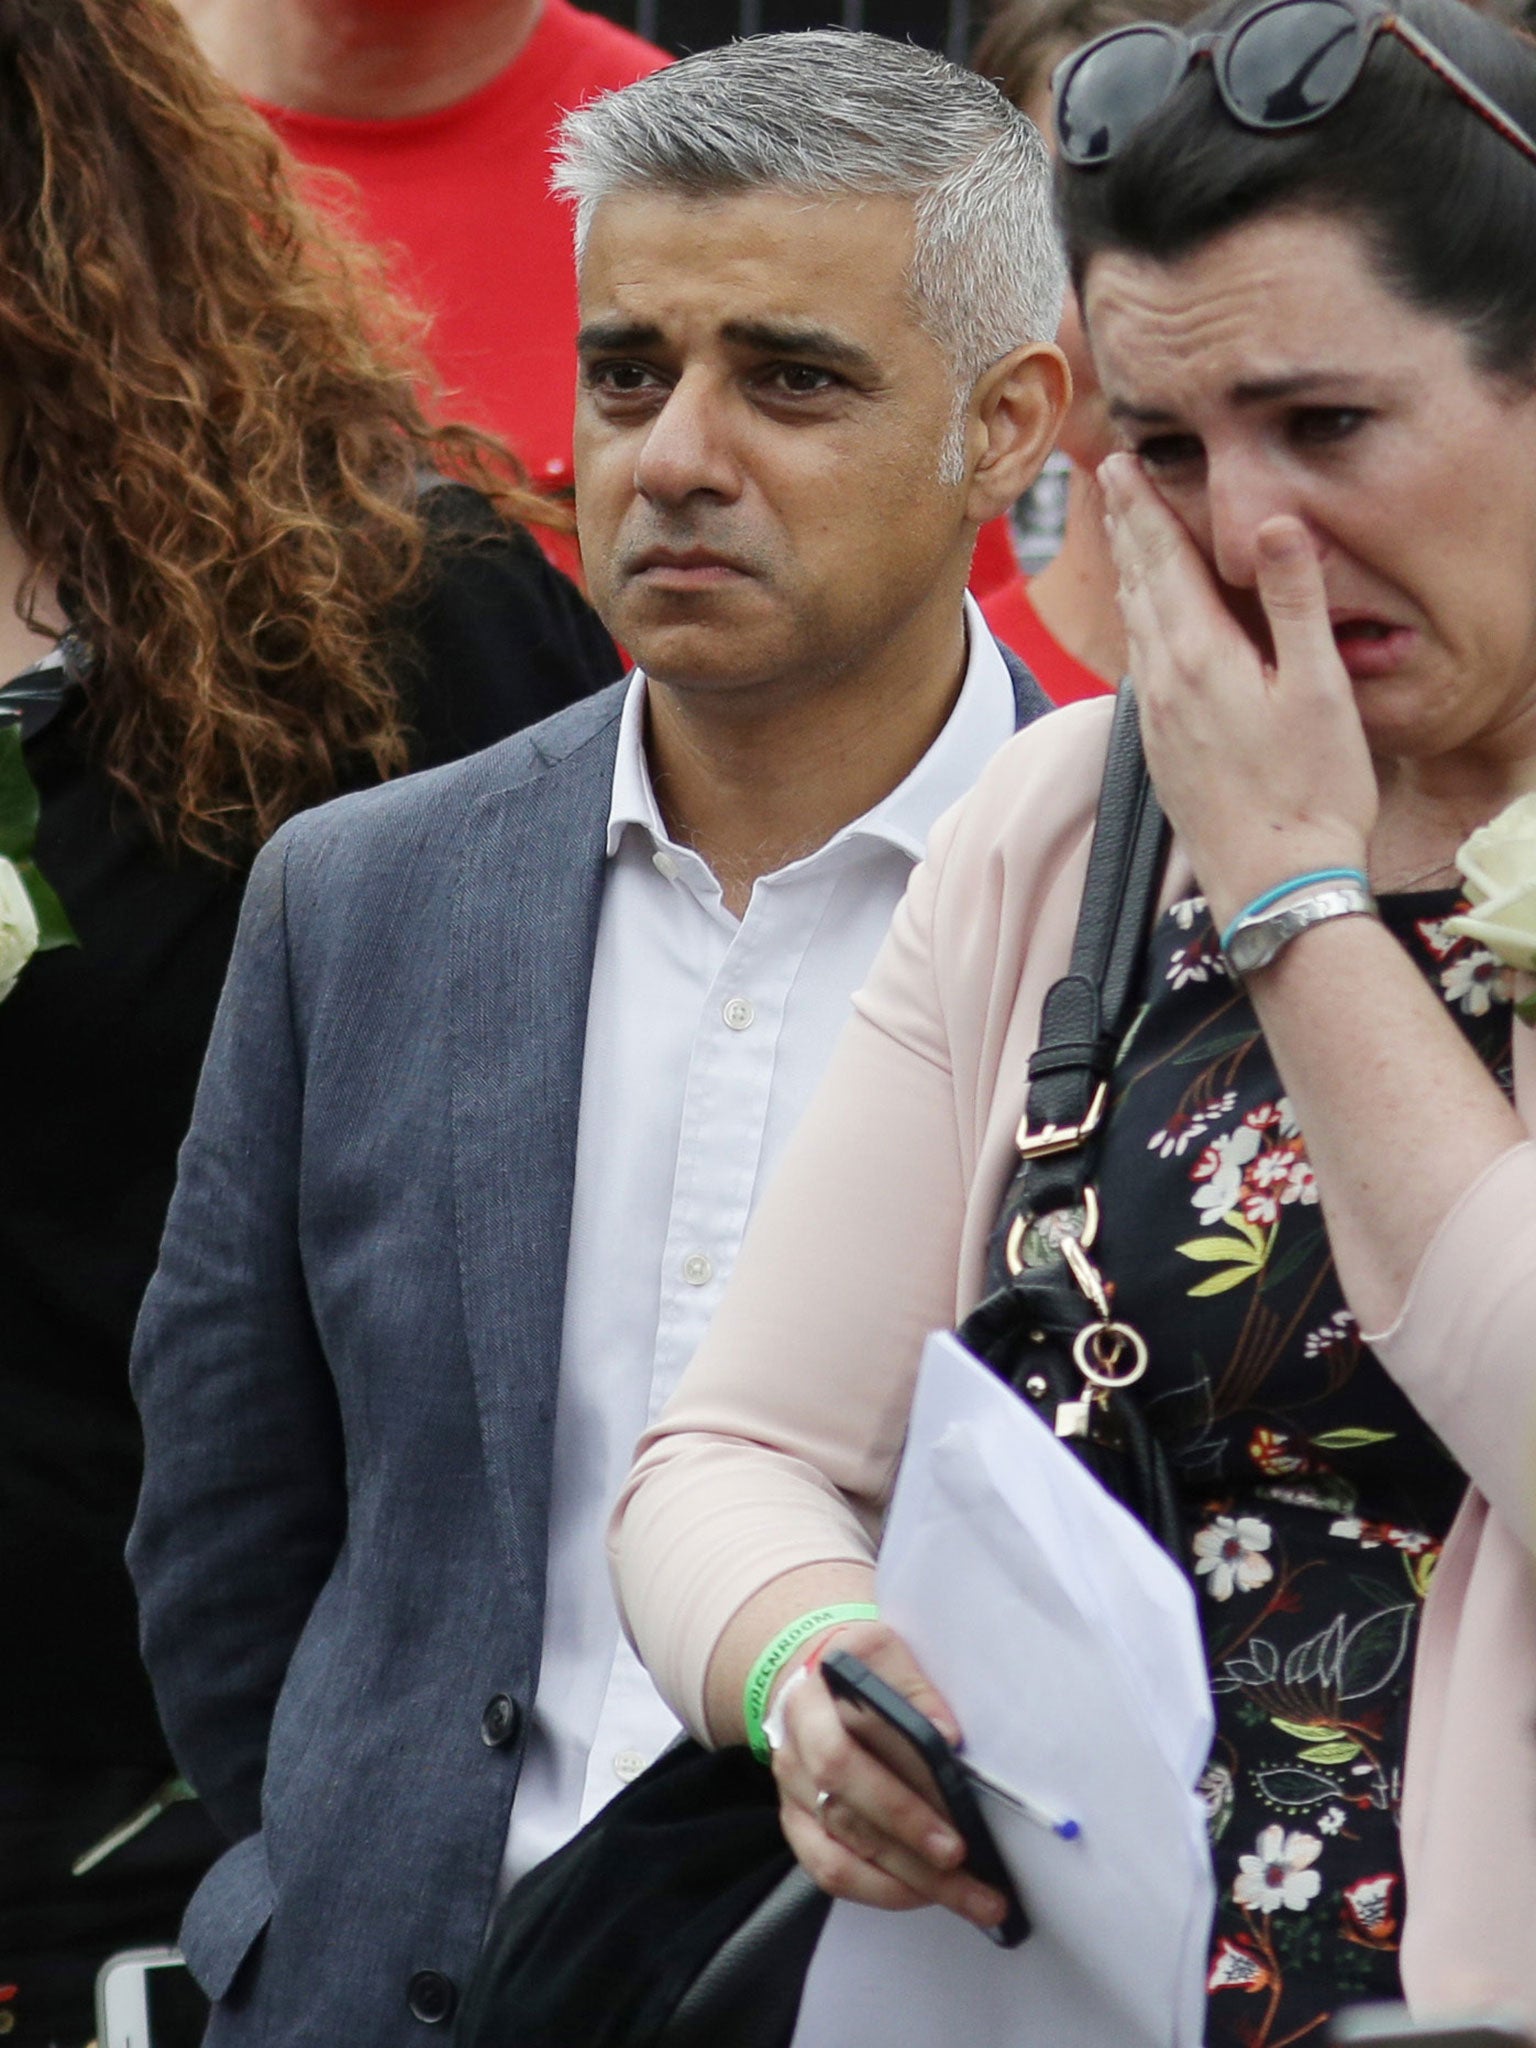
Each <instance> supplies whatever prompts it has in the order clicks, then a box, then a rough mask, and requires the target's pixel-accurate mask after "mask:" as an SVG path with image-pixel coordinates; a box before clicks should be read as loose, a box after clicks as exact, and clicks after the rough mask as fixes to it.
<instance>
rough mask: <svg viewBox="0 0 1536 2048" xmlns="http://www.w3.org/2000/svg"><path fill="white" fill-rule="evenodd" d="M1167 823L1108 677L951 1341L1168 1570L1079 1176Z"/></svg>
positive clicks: (1164, 1528)
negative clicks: (1086, 799)
mask: <svg viewBox="0 0 1536 2048" xmlns="http://www.w3.org/2000/svg"><path fill="white" fill-rule="evenodd" d="M1167 852H1168V826H1167V823H1166V821H1165V819H1164V818H1163V815H1162V812H1161V810H1160V809H1159V807H1158V802H1157V798H1156V796H1155V794H1154V793H1153V789H1152V783H1151V779H1150V777H1149V776H1148V774H1147V766H1146V759H1145V757H1144V755H1143V753H1142V747H1141V728H1140V724H1139V721H1138V718H1137V712H1136V699H1135V697H1134V695H1133V694H1132V691H1131V686H1130V684H1129V683H1124V684H1122V685H1121V688H1120V695H1119V699H1118V701H1117V703H1116V705H1115V717H1114V724H1113V727H1112V728H1111V732H1110V742H1109V753H1108V757H1107V759H1106V761H1105V767H1104V783H1103V788H1102V790H1101V792H1100V796H1099V810H1098V818H1097V821H1096V823H1095V826H1094V834H1093V845H1092V848H1091V849H1090V852H1089V855H1088V874H1087V878H1086V880H1085V882H1084V885H1083V898H1082V905H1081V908H1080V910H1079V912H1078V921H1077V932H1076V936H1075V938H1074V940H1073V944H1072V961H1071V965H1070V967H1069V969H1068V971H1067V973H1066V974H1064V975H1063V976H1062V978H1061V979H1060V980H1059V981H1058V982H1056V983H1054V984H1053V985H1052V987H1051V989H1050V991H1049V993H1048V994H1047V996H1046V999H1045V1005H1044V1008H1043V1010H1042V1012H1041V1017H1040V1036H1039V1041H1038V1043H1037V1045H1036V1048H1035V1051H1034V1054H1033V1056H1032V1057H1031V1059H1030V1062H1029V1092H1028V1095H1027V1097H1026V1100H1025V1106H1024V1114H1023V1116H1022V1117H1021V1119H1020V1121H1019V1129H1018V1150H1019V1164H1018V1167H1017V1169H1016V1171H1015V1173H1014V1176H1013V1179H1012V1182H1011V1183H1010V1185H1009V1188H1008V1192H1007V1194H1006V1195H1005V1197H1004V1199H1003V1205H1002V1209H1001V1211H1000V1213H999V1216H998V1221H997V1224H996V1226H995V1228H994V1230H993V1233H992V1239H991V1243H990V1246H989V1250H988V1260H987V1285H988V1292H987V1294H986V1296H985V1298H984V1299H983V1300H982V1301H981V1302H980V1303H979V1305H978V1306H977V1307H976V1308H975V1309H974V1310H972V1312H971V1314H970V1315H969V1316H968V1317H967V1318H966V1320H965V1322H964V1323H963V1324H962V1325H961V1327H960V1330H959V1333H958V1334H959V1337H960V1341H961V1342H962V1343H963V1344H964V1345H965V1346H966V1348H967V1349H968V1350H970V1351H971V1352H973V1353H974V1354H975V1356H976V1357H978V1358H980V1359H981V1360H982V1361H983V1362H984V1363H985V1364H986V1365H989V1366H990V1367H991V1368H992V1370H993V1371H994V1372H995V1373H997V1374H998V1376H999V1377H1000V1378H1002V1379H1003V1380H1006V1381H1007V1383H1008V1385H1009V1386H1011V1387H1012V1388H1013V1389H1014V1391H1015V1392H1016V1393H1017V1394H1018V1395H1019V1397H1020V1399H1021V1400H1023V1401H1024V1402H1025V1403H1026V1404H1027V1405H1028V1406H1029V1407H1031V1408H1033V1409H1034V1410H1035V1411H1036V1412H1037V1413H1038V1414H1040V1415H1041V1416H1042V1417H1043V1418H1044V1419H1045V1420H1046V1421H1047V1422H1048V1423H1049V1424H1050V1426H1051V1427H1052V1429H1054V1431H1055V1433H1056V1435H1057V1436H1058V1437H1060V1438H1061V1439H1062V1440H1063V1442H1065V1443H1066V1444H1067V1445H1068V1446H1069V1447H1070V1448H1071V1449H1072V1450H1073V1451H1075V1452H1076V1453H1077V1455H1078V1457H1079V1458H1080V1459H1081V1460H1082V1462H1083V1463H1084V1464H1085V1465H1086V1466H1087V1467H1088V1469H1089V1470H1090V1471H1091V1472H1092V1473H1093V1474H1094V1476H1095V1477H1096V1478H1097V1479H1098V1480H1099V1481H1100V1482H1101V1483H1102V1484H1103V1485H1104V1486H1105V1487H1107V1488H1108V1490H1109V1491H1110V1492H1111V1493H1113V1494H1114V1495H1115V1496H1116V1497H1117V1498H1118V1499H1119V1500H1121V1501H1123V1502H1124V1504H1125V1505H1126V1507H1128V1508H1129V1509H1130V1510H1131V1512H1132V1514H1134V1515H1135V1516H1136V1517H1137V1519H1138V1520H1139V1521H1141V1522H1142V1523H1143V1524H1144V1525H1145V1526H1146V1528H1147V1529H1148V1530H1149V1532H1150V1533H1151V1534H1152V1535H1153V1536H1154V1537H1155V1538H1156V1539H1157V1541H1158V1542H1159V1543H1160V1544H1161V1545H1162V1546H1163V1548H1164V1549H1165V1550H1166V1551H1167V1552H1168V1554H1169V1555H1170V1556H1171V1557H1172V1558H1173V1560H1174V1562H1175V1563H1176V1564H1178V1565H1180V1567H1181V1569H1182V1568H1183V1562H1184V1560H1183V1548H1184V1545H1183V1531H1182V1524H1181V1521H1180V1516H1179V1509H1178V1499H1177V1495H1176V1493H1175V1490H1174V1485H1173V1477H1172V1470H1171V1467H1170V1465H1169V1461H1168V1458H1167V1454H1166V1452H1165V1451H1164V1449H1163V1447H1162V1444H1161V1443H1160V1442H1159V1440H1158V1438H1157V1437H1156V1436H1155V1435H1154V1434H1153V1432H1152V1430H1151V1429H1150V1428H1149V1426H1148V1423H1147V1418H1146V1415H1145V1412H1144V1411H1143V1408H1142V1406H1141V1402H1140V1400H1139V1398H1138V1396H1137V1394H1136V1393H1135V1392H1134V1391H1133V1390H1134V1389H1135V1387H1136V1385H1137V1382H1138V1381H1139V1380H1140V1378H1141V1376H1142V1374H1143V1373H1144V1372H1145V1370H1146V1366H1147V1348H1146V1345H1145V1343H1144V1342H1143V1340H1142V1338H1141V1335H1140V1333H1139V1332H1138V1331H1136V1330H1135V1329H1133V1328H1132V1327H1131V1326H1130V1324H1128V1323H1125V1322H1123V1321H1120V1320H1118V1319H1117V1318H1116V1317H1115V1314H1114V1307H1113V1298H1112V1290H1111V1289H1110V1288H1109V1287H1108V1286H1107V1285H1106V1283H1105V1281H1104V1279H1103V1276H1102V1275H1101V1274H1100V1273H1099V1271H1098V1268H1097V1267H1096V1266H1095V1264H1094V1262H1093V1256H1092V1252H1093V1246H1094V1241H1095V1239H1096V1237H1097V1235H1098V1228H1099V1203H1098V1196H1097V1194H1096V1191H1095V1189H1094V1185H1093V1179H1092V1174H1093V1167H1094V1163H1095V1159H1096V1155H1097V1139H1098V1135H1099V1132H1100V1129H1101V1125H1102V1119H1103V1115H1104V1109H1105V1105H1106V1103H1107V1102H1108V1099H1109V1082H1110V1073H1111V1070H1112V1068H1113V1066H1114V1062H1115V1058H1116V1055H1117V1053H1118V1051H1119V1049H1120V1046H1121V1044H1122V1042H1123V1041H1124V1039H1125V1036H1126V1033H1127V1031H1128V1030H1129V1028H1130V1026H1131V1023H1132V1020H1133V1017H1134V1014H1135V1010H1136V1007H1137V1000H1138V996H1139V992H1140V988H1141V982H1142V974H1143V971H1144V969H1145V965H1146V957H1147V947H1148V941H1149V939H1150V937H1151V930H1152V923H1153V917H1154V913H1155V911H1156V907H1157V900H1158V894H1159V891H1160V888H1161V885H1162V877H1163V870H1164V867H1165V865H1166V861H1167Z"/></svg>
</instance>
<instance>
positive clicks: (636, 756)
mask: <svg viewBox="0 0 1536 2048" xmlns="http://www.w3.org/2000/svg"><path fill="white" fill-rule="evenodd" d="M965 635H966V646H967V649H968V652H967V656H966V664H965V676H964V679H963V681H962V682H961V685H960V694H959V696H958V697H957V698H956V699H955V708H954V709H953V711H951V712H950V714H949V717H948V718H947V719H946V720H945V723H944V728H943V730H942V731H941V732H940V734H939V736H938V738H937V739H936V740H935V741H934V743H933V745H932V746H931V747H930V748H929V749H928V751H927V753H926V754H924V755H923V757H922V759H921V760H920V761H919V762H918V763H917V765H916V767H914V768H913V770H912V772H911V774H910V775H908V776H907V777H906V779H905V780H904V781H902V782H899V783H898V784H897V785H896V787H895V788H894V789H893V790H892V791H891V793H890V795H889V796H887V797H883V798H882V799H881V801H880V802H879V803H877V804H876V805H875V806H874V807H873V809H871V810H868V811H866V812H865V813H864V815H863V816H862V817H860V818H854V819H852V820H851V821H850V822H849V823H848V824H846V825H845V826H843V828H842V830H841V831H840V832H836V833H834V834H833V836H832V838H831V839H830V840H829V841H828V842H827V845H828V846H837V845H839V844H840V843H841V842H843V841H844V840H848V839H854V838H863V839H877V840H882V841H883V842H884V843H885V844H886V845H888V846H894V847H896V848H897V849H898V850H899V851H900V852H902V853H904V854H906V855H907V857H908V859H910V860H914V861H916V860H921V859H922V857H923V848H924V846H925V845H926V843H927V839H928V834H929V833H930V832H931V831H932V830H933V827H934V825H935V824H936V823H937V822H938V820H939V819H940V818H941V817H942V816H943V815H944V813H945V811H947V810H948V809H949V807H950V805H951V804H954V803H958V802H959V800H960V798H961V797H962V796H964V795H965V794H966V792H967V790H969V789H970V787H971V785H972V783H973V782H975V780H976V778H977V776H978V775H980V773H981V771H982V769H983V768H984V767H985V766H986V764H987V762H988V761H989V760H990V759H991V758H992V756H993V755H994V754H995V753H996V752H997V750H998V748H999V747H1001V746H1002V744H1003V743H1004V741H1005V740H1008V739H1011V738H1012V736H1013V732H1014V729H1015V727H1016V725H1017V723H1018V712H1017V707H1016V705H1015V701H1014V694H1013V681H1012V678H1011V677H1010V676H1009V674H1008V670H1007V667H1006V665H1005V664H1004V661H1003V657H1002V655H1001V654H1000V653H999V652H998V646H997V642H996V641H995V640H994V639H993V637H992V634H991V632H990V631H989V629H988V626H987V622H986V620H985V619H984V618H983V617H982V615H981V612H980V610H979V608H978V607H977V605H976V602H975V600H974V599H973V598H972V597H971V595H970V593H969V592H967V593H966V597H965ZM645 691H646V681H645V676H644V673H643V672H642V671H641V670H640V669H636V670H635V672H634V674H633V675H632V676H631V677H630V681H629V689H628V691H627V692H626V693H625V698H624V710H623V714H622V716H621V718H620V720H619V748H618V758H617V760H616V762H615V764H614V772H613V795H612V797H611V798H610V800H609V805H608V855H609V858H610V859H612V857H613V855H614V854H616V853H617V852H618V850H619V842H620V841H621V839H622V838H623V836H624V829H625V827H626V826H627V825H638V826H639V827H640V828H641V830H642V831H644V832H646V833H648V834H649V835H650V838H651V840H652V842H653V843H654V844H655V845H656V846H657V847H666V848H669V849H671V850H673V851H675V850H676V848H675V847H674V846H673V841H672V839H671V837H670V836H669V834H668V832H667V828H666V824H665V822H664V820H663V818H662V815H661V807H660V805H659V804H658V803H657V801H656V792H655V790H654V789H653V788H652V786H651V772H650V766H649V764H648V762H647V761H646V758H645ZM821 851H822V852H825V851H826V848H825V847H823V848H822V849H821ZM812 858H815V856H814V855H813V856H812Z"/></svg>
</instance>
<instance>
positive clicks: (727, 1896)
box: [457, 1741, 832, 2048]
mask: <svg viewBox="0 0 1536 2048" xmlns="http://www.w3.org/2000/svg"><path fill="white" fill-rule="evenodd" d="M831 1904H832V1901H831V1900H830V1899H829V1898H828V1897H827V1896H826V1894H825V1893H824V1892H820V1891H818V1890H817V1888H816V1886H815V1885H814V1884H813V1883H812V1882H811V1880H810V1878H808V1877H807V1876H806V1874H805V1872H804V1871H803V1870H802V1869H801V1868H800V1866H799V1864H798V1863H797V1862H796V1861H795V1859H794V1857H793V1856H792V1855H791V1853H790V1850H789V1847H788V1844H787V1843H786V1842H785V1840H784V1837H783V1834H782V1833H781V1832H780V1829H779V1798H778V1789H777V1786H776V1785H775V1782H774V1777H773V1773H772V1772H771V1771H768V1770H765V1769H764V1767H763V1766H762V1765H761V1764H760V1763H759V1762H758V1761H757V1759H756V1757H754V1756H753V1755H752V1753H751V1751H750V1750H749V1749H746V1748H744V1747H743V1748H735V1749H719V1750H708V1749H703V1748H701V1747H700V1745H699V1744H698V1743H696V1742H690V1741H682V1742H677V1743H674V1744H673V1746H672V1748H671V1749H669V1750H667V1751H666V1753H665V1754H664V1755H663V1756H660V1757H658V1758H657V1760H656V1762H655V1763H654V1764H652V1765H651V1767H650V1769H649V1770H648V1771H645V1772H642V1774H641V1775H640V1776H639V1777H638V1778H636V1779H635V1781H634V1783H633V1784H631V1785H626V1786H625V1788H624V1790H623V1791H622V1792H621V1793H619V1795H618V1797H617V1798H616V1799H614V1800H612V1801H610V1803H609V1804H608V1805H607V1806H605V1807H604V1808H603V1810H602V1812H601V1813H599V1814H597V1815H596V1816H595V1817H594V1818H593V1819H592V1820H590V1821H588V1823H587V1825H586V1826H585V1827H584V1828H583V1829H582V1830H581V1833H580V1834H579V1835H577V1836H576V1837H575V1838H574V1839H573V1840H572V1841H569V1842H567V1843H566V1845H565V1847H564V1848H563V1849H558V1850H556V1852H555V1854H554V1855H553V1856H551V1857H549V1858H548V1859H547V1861H545V1862H543V1863H541V1864H540V1865H539V1866H538V1868H537V1869H536V1870H530V1871H529V1873H528V1875H527V1876H526V1877H524V1878H523V1879H522V1880H521V1881H520V1882H519V1883H518V1884H515V1885H514V1886H513V1887H512V1889H511V1891H510V1892H508V1894H507V1896H506V1898H505V1899H503V1900H502V1902H501V1905H500V1907H499V1908H498V1910H497V1912H496V1915H495V1918H494V1919H493V1920H492V1922H491V1929H490V1933H489V1934H488V1936H487V1938H486V1942H485V1946H484V1948H483V1949H482V1951H481V1954H480V1960H479V1962H478V1964H477V1965H476V1968H475V1974H474V1976H473V1978H472V1979H471V1981H470V1985H469V1990H468V1992H467V1994H466V1997H465V2003H464V2012H463V2016H462V2018H461V2019H460V2022H459V2029H458V2034H457V2039H458V2041H459V2043H460V2044H461V2048H788V2043H789V2040H790V2037H791V2036H792V2035H793V2033H794V2030H795V2019H796V2016H797V2014H798V2013H799V2010H800V1993H801V1990H802V1988H803V1986H804V1983H805V1973H806V1971H807V1970H808V1969H809V1968H810V1964H811V1955H812V1952H813V1950H814V1949H815V1947H816V1942H817V1939H818V1937H819V1936H820V1934H821V1929H822V1925H823V1923H824V1921H825V1920H826V1917H827V1913H828V1911H829V1910H830V1908H831Z"/></svg>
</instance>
